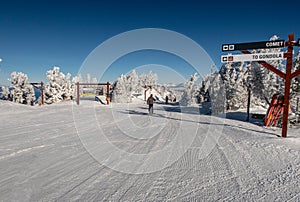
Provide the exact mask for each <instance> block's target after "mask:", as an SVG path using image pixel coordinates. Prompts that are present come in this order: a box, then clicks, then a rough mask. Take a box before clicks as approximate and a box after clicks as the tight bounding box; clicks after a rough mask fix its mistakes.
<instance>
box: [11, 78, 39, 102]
mask: <svg viewBox="0 0 300 202" xmlns="http://www.w3.org/2000/svg"><path fill="white" fill-rule="evenodd" d="M11 84H12V87H13V90H12V92H11V95H12V97H13V101H14V102H17V103H21V104H28V105H29V104H33V102H34V101H35V94H34V89H33V86H32V85H31V84H30V83H29V81H28V77H27V75H26V74H24V73H22V72H18V73H17V72H13V73H11Z"/></svg>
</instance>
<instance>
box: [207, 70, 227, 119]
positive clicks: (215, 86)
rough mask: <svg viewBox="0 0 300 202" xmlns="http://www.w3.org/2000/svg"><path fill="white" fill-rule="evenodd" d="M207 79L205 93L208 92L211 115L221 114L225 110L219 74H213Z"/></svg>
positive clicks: (224, 96) (222, 87)
mask: <svg viewBox="0 0 300 202" xmlns="http://www.w3.org/2000/svg"><path fill="white" fill-rule="evenodd" d="M208 79H209V82H208V83H207V85H206V88H207V89H206V91H207V92H209V100H210V101H211V111H212V114H223V113H224V112H225V110H226V109H225V105H226V93H225V86H224V83H223V80H222V77H221V74H220V73H219V72H216V73H213V74H211V75H210V76H209V78H208Z"/></svg>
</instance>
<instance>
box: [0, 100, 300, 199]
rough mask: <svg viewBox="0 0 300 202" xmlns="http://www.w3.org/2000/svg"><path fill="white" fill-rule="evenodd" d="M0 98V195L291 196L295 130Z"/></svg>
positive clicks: (296, 169) (299, 172)
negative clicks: (282, 131) (284, 135)
mask: <svg viewBox="0 0 300 202" xmlns="http://www.w3.org/2000/svg"><path fill="white" fill-rule="evenodd" d="M95 103H96V102H93V101H84V100H83V101H82V102H81V105H79V106H77V105H75V104H73V103H71V102H63V103H59V104H54V105H49V106H42V107H30V106H24V105H19V104H15V103H11V102H5V101H0V111H1V117H0V123H1V125H0V201H218V200H220V201H299V200H300V186H299V184H300V130H299V129H289V131H288V138H286V139H282V138H279V137H278V136H277V134H280V130H279V129H274V128H273V129H267V128H263V127H261V126H258V125H255V124H252V123H246V122H242V121H238V120H233V119H224V118H222V117H211V116H207V115H203V114H204V113H202V112H204V111H205V110H204V109H201V110H200V112H201V115H199V109H197V108H196V107H188V108H180V107H178V106H171V105H164V104H155V105H154V113H155V114H154V115H153V116H149V115H148V114H147V105H146V104H144V102H139V103H138V102H136V103H134V104H114V103H112V104H111V105H99V104H98V103H96V104H95Z"/></svg>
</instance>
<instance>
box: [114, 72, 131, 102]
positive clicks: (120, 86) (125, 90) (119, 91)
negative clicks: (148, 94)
mask: <svg viewBox="0 0 300 202" xmlns="http://www.w3.org/2000/svg"><path fill="white" fill-rule="evenodd" d="M130 89H131V86H130V83H129V80H128V77H127V76H126V75H123V74H122V75H121V76H120V77H119V78H118V79H117V82H116V85H115V89H114V97H113V99H114V100H113V101H114V102H118V103H129V102H131V90H130Z"/></svg>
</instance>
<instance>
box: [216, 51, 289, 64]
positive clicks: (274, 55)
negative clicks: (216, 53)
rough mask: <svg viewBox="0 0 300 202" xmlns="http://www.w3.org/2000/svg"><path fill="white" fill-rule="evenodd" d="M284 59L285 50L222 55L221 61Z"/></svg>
mask: <svg viewBox="0 0 300 202" xmlns="http://www.w3.org/2000/svg"><path fill="white" fill-rule="evenodd" d="M281 59H284V53H283V52H277V53H255V54H238V55H222V57H221V62H223V63H227V62H245V61H249V62H250V61H266V60H281Z"/></svg>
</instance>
